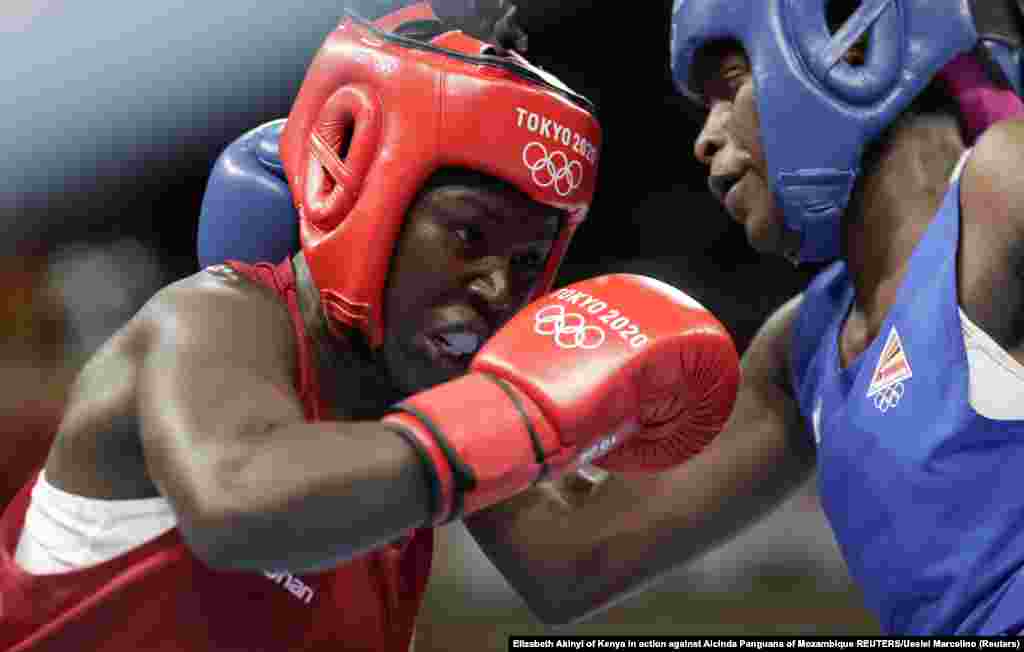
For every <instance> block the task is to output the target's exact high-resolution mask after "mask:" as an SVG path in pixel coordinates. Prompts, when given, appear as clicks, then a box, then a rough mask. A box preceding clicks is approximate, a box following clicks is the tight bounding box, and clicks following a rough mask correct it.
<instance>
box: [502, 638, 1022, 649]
mask: <svg viewBox="0 0 1024 652" xmlns="http://www.w3.org/2000/svg"><path fill="white" fill-rule="evenodd" d="M1021 640H1022V639H1017V638H1006V637H988V638H984V637H975V636H971V637H959V636H936V637H907V638H887V637H860V638H858V637H853V636H849V637H833V638H825V637H798V636H766V637H706V636H512V637H509V641H508V649H509V650H545V649H555V650H641V649H645V650H652V649H659V650H683V649H688V648H736V649H744V650H771V649H784V650H786V649H788V650H792V649H811V648H817V649H833V650H834V649H844V650H845V649H876V648H925V649H957V648H958V649H970V650H991V649H997V648H1002V649H1012V650H1020V649H1021Z"/></svg>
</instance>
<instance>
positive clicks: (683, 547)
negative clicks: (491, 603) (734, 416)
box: [467, 407, 812, 624]
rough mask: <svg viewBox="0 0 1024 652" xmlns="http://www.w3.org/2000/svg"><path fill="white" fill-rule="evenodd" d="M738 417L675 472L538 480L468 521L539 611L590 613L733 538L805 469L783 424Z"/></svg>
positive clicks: (551, 619) (561, 618) (550, 618)
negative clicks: (585, 481) (571, 483)
mask: <svg viewBox="0 0 1024 652" xmlns="http://www.w3.org/2000/svg"><path fill="white" fill-rule="evenodd" d="M740 409H741V411H742V409H743V408H742V407H741V408H740ZM739 421H740V422H742V423H743V424H745V427H743V428H739V429H733V428H727V430H726V431H725V432H723V433H722V435H721V436H720V437H719V439H717V440H716V441H715V442H714V443H712V444H711V446H709V447H708V448H707V449H706V450H705V451H704V452H703V453H702V454H701V455H698V456H697V457H695V458H693V459H691V460H690V461H689V462H687V463H686V464H685V465H683V466H682V467H679V468H677V469H674V470H672V471H669V472H666V473H661V474H657V475H646V474H644V475H641V474H630V475H629V476H625V475H623V474H615V475H612V476H610V477H609V478H608V479H607V480H606V481H605V482H603V483H601V484H599V485H598V486H596V487H595V488H593V489H592V490H590V491H587V490H585V489H582V490H581V489H580V488H579V486H577V487H575V488H573V487H566V486H565V485H564V484H562V485H561V486H554V485H549V486H546V487H543V488H540V487H538V488H537V489H534V490H533V491H531V492H529V494H523V495H521V496H518V497H516V498H514V499H512V500H510V501H507V502H505V503H503V504H501V505H498V506H496V507H495V508H492V509H490V510H488V511H486V512H483V513H481V514H479V515H477V516H474V517H472V519H469V520H468V521H467V524H468V525H469V527H470V530H471V532H472V533H473V535H474V537H475V538H476V540H477V541H478V543H479V544H480V546H481V548H482V549H483V550H484V552H485V553H486V554H487V555H488V557H489V558H490V559H491V560H492V561H493V562H494V564H495V565H496V566H497V567H498V569H499V570H500V571H501V572H502V573H503V574H504V575H505V577H506V578H507V579H508V581H509V582H510V584H512V585H513V586H514V587H515V588H516V590H517V591H519V593H520V594H521V595H522V596H523V598H524V600H525V601H526V602H527V604H528V605H529V606H530V607H531V609H532V610H533V611H534V613H535V614H536V615H537V616H538V617H539V618H540V619H542V620H544V621H545V622H548V623H552V624H556V623H565V622H570V621H573V620H578V619H580V618H583V617H586V616H589V615H591V614H593V613H595V612H596V611H598V610H600V609H603V608H606V607H608V606H609V605H611V604H614V603H615V602H617V601H619V600H621V599H623V598H625V597H627V596H628V595H630V594H632V593H635V592H636V591H638V590H640V589H642V588H643V587H644V586H645V585H647V584H649V583H650V582H651V581H653V580H655V579H656V578H657V577H659V576H661V575H663V574H664V573H665V572H666V571H668V570H671V569H672V568H675V567H678V566H679V565H681V564H685V563H687V562H689V561H691V560H693V559H694V558H696V557H697V556H699V555H700V554H702V553H703V552H705V551H706V550H708V549H710V548H712V547H714V546H715V545H717V544H719V543H722V542H724V541H726V540H728V539H729V538H730V537H731V536H733V535H735V534H736V533H737V532H738V531H740V530H741V529H742V528H743V527H745V526H746V525H748V524H750V523H751V522H752V521H754V520H755V519H756V518H758V517H759V516H761V515H763V514H764V513H766V512H767V511H768V510H770V509H771V508H772V507H773V506H775V505H777V504H779V503H780V502H781V500H782V499H783V498H784V497H785V496H786V495H788V494H789V493H790V492H791V491H792V490H793V489H794V488H795V487H797V486H799V484H800V483H801V482H802V481H803V480H804V479H805V478H806V477H807V473H808V472H809V470H810V468H811V463H812V458H810V457H808V456H807V455H803V454H798V452H797V451H794V450H793V449H792V448H790V447H788V446H787V445H786V444H785V443H784V442H782V441H780V438H782V437H783V431H782V430H781V429H780V428H779V424H777V423H775V424H770V425H769V424H766V425H765V427H766V428H767V430H765V431H762V432H758V431H757V428H756V426H755V425H754V422H751V421H748V420H746V419H742V418H741V419H739Z"/></svg>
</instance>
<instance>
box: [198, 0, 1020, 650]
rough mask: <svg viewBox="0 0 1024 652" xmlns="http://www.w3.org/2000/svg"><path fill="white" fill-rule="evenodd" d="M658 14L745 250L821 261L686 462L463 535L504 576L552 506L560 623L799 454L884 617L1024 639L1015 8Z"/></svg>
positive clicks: (617, 592) (890, 622) (753, 496)
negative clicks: (665, 21)
mask: <svg viewBox="0 0 1024 652" xmlns="http://www.w3.org/2000/svg"><path fill="white" fill-rule="evenodd" d="M672 22H673V24H672V67H673V74H674V77H675V80H676V83H677V85H678V86H679V88H680V90H681V91H682V92H684V93H685V94H686V95H688V96H689V97H691V98H693V99H694V100H695V101H697V102H698V103H699V105H700V106H701V107H703V108H704V109H705V110H706V111H707V118H706V121H705V123H704V125H703V128H702V130H701V132H700V135H699V137H698V139H697V141H696V143H695V154H696V156H697V158H698V159H700V160H701V161H702V162H703V163H705V164H706V165H708V167H709V173H710V176H709V185H710V187H711V190H712V192H713V193H714V194H715V195H716V196H717V197H718V198H719V199H720V200H721V201H722V203H723V204H724V206H725V208H726V210H727V212H728V213H729V214H730V215H731V216H732V217H733V218H734V219H735V220H736V221H737V222H739V223H740V224H742V225H743V227H744V229H745V231H746V233H747V236H748V239H749V241H750V243H751V244H752V245H753V246H754V247H755V248H756V249H758V250H760V251H763V252H766V253H776V254H780V255H784V256H786V257H787V258H789V259H791V260H794V261H797V262H805V261H806V262H826V261H834V263H833V264H832V265H830V266H828V267H827V268H825V269H824V271H822V273H821V274H820V275H819V276H817V278H816V279H815V280H814V281H813V282H812V283H811V285H810V286H809V287H808V288H807V289H806V291H804V292H803V293H801V294H800V295H799V296H797V297H794V298H793V299H792V300H791V301H789V302H787V303H786V304H785V305H783V306H782V307H781V308H779V310H778V311H777V312H776V313H775V314H774V315H773V316H772V317H770V318H769V320H768V321H767V322H766V323H765V325H764V326H763V327H762V328H761V330H760V331H759V333H758V334H757V336H756V337H755V338H754V340H753V342H752V343H751V345H750V347H749V348H748V350H747V351H746V353H745V355H744V358H743V382H742V384H741V388H740V392H739V397H738V399H737V403H736V407H735V409H734V410H733V413H732V416H731V417H730V420H729V422H728V424H727V426H726V428H725V430H724V431H723V432H722V433H721V434H720V435H719V436H718V437H717V438H716V439H715V441H714V442H713V443H712V444H711V445H710V446H709V447H708V448H707V449H706V451H705V453H704V454H702V455H700V456H697V457H696V458H694V459H692V460H691V461H689V462H688V463H687V464H686V465H684V466H683V467H680V468H679V469H674V470H672V471H668V472H666V473H661V474H657V475H655V476H643V477H639V476H629V475H627V474H613V475H612V476H610V477H609V478H608V479H606V480H605V481H604V482H603V483H602V484H600V485H599V486H596V487H595V486H587V487H586V488H585V490H584V489H581V492H582V493H581V494H580V495H579V499H578V500H576V501H572V502H569V503H566V502H565V501H562V502H560V503H558V507H557V508H555V507H553V506H552V504H553V503H551V502H550V501H548V502H545V501H543V500H540V499H539V498H538V494H537V493H534V494H531V495H529V496H527V495H523V496H520V497H517V498H515V499H512V500H510V501H508V502H507V503H505V504H503V505H500V506H498V507H496V508H493V509H491V510H489V511H487V512H484V513H480V514H477V515H474V516H473V517H471V519H467V522H468V523H470V524H471V526H472V528H473V530H472V531H473V533H474V536H475V537H476V539H477V540H478V541H479V542H480V543H481V545H482V547H483V549H484V551H485V552H488V553H489V554H491V556H492V559H493V560H494V561H495V563H496V564H497V565H498V566H499V568H515V567H517V566H520V565H524V564H526V562H527V561H529V560H532V559H535V557H534V556H533V555H532V554H531V553H530V552H528V551H525V550H522V551H519V552H518V553H512V552H510V551H509V550H508V549H507V548H506V549H503V550H500V551H499V550H498V549H497V548H496V547H495V546H493V545H491V544H492V543H493V542H494V541H497V540H499V539H500V537H501V535H502V534H503V533H508V532H514V531H516V529H517V528H522V527H526V525H527V524H536V522H538V521H542V522H547V523H548V524H549V526H548V527H546V528H536V529H535V530H534V532H535V534H534V535H533V537H534V538H533V540H532V542H533V544H534V545H535V546H536V549H544V550H547V551H549V553H550V556H549V557H548V558H547V559H548V561H546V562H545V566H546V567H547V568H548V569H549V570H550V572H551V573H552V574H554V575H558V576H560V577H562V578H564V581H562V582H561V583H560V582H554V581H551V582H548V583H546V584H545V585H543V586H542V585H541V584H540V583H539V582H538V583H537V587H536V590H530V588H529V586H527V587H526V588H525V589H524V588H523V587H522V586H521V587H520V590H523V591H524V598H525V599H526V600H527V602H528V604H530V606H531V607H532V608H533V609H534V610H535V611H536V612H537V613H538V615H540V616H541V617H542V618H544V619H546V620H548V621H552V622H564V621H568V620H573V619H578V618H581V617H583V616H585V615H586V614H587V613H588V610H589V609H590V608H591V607H589V606H588V605H591V604H594V600H593V598H594V596H596V595H602V596H622V595H628V594H629V593H631V592H633V591H636V590H639V589H641V588H642V587H643V586H645V585H646V584H647V583H648V582H649V580H651V579H653V578H655V577H657V576H659V575H661V574H662V573H664V572H665V571H667V570H668V569H671V568H673V567H675V566H677V565H679V564H680V563H683V562H685V561H686V560H688V559H691V558H693V557H694V556H696V555H698V554H700V553H701V552H702V551H704V550H707V549H708V548H709V547H712V546H714V545H716V544H717V543H720V542H722V541H724V540H726V539H728V538H729V537H730V536H732V535H733V534H735V533H736V532H737V531H739V530H740V529H741V528H742V527H743V526H744V525H746V524H749V523H750V522H752V521H754V520H756V519H757V518H759V517H761V516H762V515H764V514H766V513H767V512H768V511H770V510H771V508H773V507H774V506H775V505H777V504H778V503H779V502H780V501H781V500H782V499H783V498H784V497H785V496H786V495H788V493H789V492H790V491H791V490H792V489H793V488H795V487H797V486H799V484H800V483H801V482H802V481H803V480H804V479H805V478H807V477H808V474H809V473H810V472H811V470H812V469H814V468H815V466H817V468H818V477H819V482H820V491H821V495H822V499H823V503H824V507H825V510H826V513H827V515H828V517H829V519H830V521H831V523H832V526H833V527H834V530H835V533H836V538H837V540H838V542H839V544H840V546H841V548H842V550H843V552H844V554H845V556H846V559H847V562H848V565H849V568H850V571H851V574H852V575H853V577H854V578H855V579H856V580H857V581H858V582H859V583H860V585H861V586H862V588H863V591H864V594H865V598H866V601H867V603H868V606H869V607H870V608H871V609H872V610H873V611H874V612H875V613H876V615H877V616H878V618H879V621H880V623H881V624H882V626H883V628H884V629H885V631H887V632H891V633H910V634H926V633H945V634H952V633H962V634H979V633H1017V632H1020V631H1021V630H1022V628H1024V608H1022V603H1024V595H1022V592H1024V583H1022V582H1021V581H1020V579H1019V578H1020V574H1021V571H1020V570H1019V569H1020V568H1021V565H1022V564H1024V500H1022V499H1021V495H1022V494H1024V480H1022V478H1024V474H1022V473H1021V472H1020V469H1021V468H1024V444H1022V443H1021V442H1022V441H1024V274H1022V273H1021V270H1022V269H1024V184H1021V183H1020V178H1019V171H1020V170H1021V169H1022V168H1024V122H1021V121H1020V120H1018V119H1016V118H1018V117H1019V116H1021V115H1022V113H1024V110H1022V105H1021V102H1020V100H1019V99H1018V96H1019V95H1020V93H1021V78H1022V76H1021V62H1020V56H1021V42H1022V39H1021V30H1020V26H1021V25H1022V24H1024V21H1022V14H1021V6H1020V3H1017V2H1014V1H1011V0H999V1H992V2H981V1H971V2H964V1H961V0H864V1H863V2H857V1H854V0H849V1H846V0H832V1H826V0H788V1H785V2H784V1H783V0H763V1H761V2H756V3H748V4H746V5H745V6H744V9H743V10H742V11H736V4H735V3H734V2H732V1H731V0H678V1H677V2H676V5H675V8H674V13H673V19H672ZM272 130H273V127H268V128H266V130H265V131H264V132H262V133H263V137H265V138H266V142H267V143H272V142H273V133H272ZM232 147H234V146H232ZM235 151H236V150H233V149H232V148H229V149H228V152H227V153H226V154H225V157H230V156H233V155H235V154H234V152H235ZM271 168H272V166H269V167H268V166H267V165H265V164H262V163H260V164H259V165H258V166H252V167H250V168H249V169H250V170H252V171H253V174H254V175H256V176H258V177H259V178H264V177H265V176H266V175H267V174H268V172H267V171H268V170H270V174H272V169H271ZM212 184H213V182H211V188H214V187H215V186H214V185H212ZM252 185H253V184H238V185H232V186H231V189H232V191H233V192H237V193H240V196H245V197H253V196H255V195H254V194H251V193H250V190H251V186H252ZM257 194H258V193H257ZM213 201H214V199H213V198H211V197H208V198H207V203H206V204H205V207H210V206H213V205H214V204H212V203H211V202H213ZM218 201H219V200H218ZM242 214H244V213H242ZM238 215H239V214H230V215H225V214H223V213H219V212H215V211H211V210H204V215H203V225H202V227H201V228H204V229H208V230H215V229H218V228H220V229H225V230H227V231H228V232H235V233H237V232H238V228H237V220H238V219H239V217H238ZM276 220H278V222H277V223H284V224H294V223H295V217H294V215H293V212H289V211H283V212H281V213H279V214H278V215H277V218H276ZM210 241H211V239H207V242H210ZM276 244H277V243H270V242H266V243H265V244H263V245H262V246H263V247H266V248H269V247H272V246H276ZM259 248H260V247H259V246H256V247H255V249H256V250H258V249H259ZM200 253H201V256H202V257H203V260H204V262H205V263H212V262H217V261H219V260H220V259H222V258H224V257H230V256H235V255H236V254H235V252H234V251H226V252H225V251H214V250H212V248H210V249H207V250H205V251H203V250H201V252H200ZM562 495H565V494H562ZM526 501H534V502H533V504H525V503H526ZM627 506H628V508H627ZM538 537H539V539H538ZM552 560H554V561H552ZM550 577H551V576H549V579H550ZM561 585H564V586H565V587H566V588H565V589H564V590H560V589H559V588H558V587H559V586H561ZM680 619H685V614H680Z"/></svg>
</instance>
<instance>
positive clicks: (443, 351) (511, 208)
mask: <svg viewBox="0 0 1024 652" xmlns="http://www.w3.org/2000/svg"><path fill="white" fill-rule="evenodd" d="M559 217H560V215H559V213H558V211H556V210H554V209H552V208H551V207H549V206H544V205H542V204H538V203H536V202H533V201H531V200H530V199H528V198H527V197H525V196H524V195H522V194H520V193H519V192H517V191H515V190H514V189H511V188H509V187H507V186H503V185H499V184H490V183H488V184H486V185H484V184H468V183H467V184H459V185H443V186H439V187H436V188H434V189H432V190H430V191H428V192H426V193H423V194H421V196H420V197H419V198H418V199H417V201H416V202H415V203H414V204H413V207H412V209H411V210H410V212H409V214H408V217H407V221H406V224H405V226H404V228H403V231H402V236H401V238H400V239H399V241H398V244H397V246H396V254H395V257H394V259H393V262H392V265H391V270H390V272H389V274H388V283H387V289H386V291H385V303H384V319H385V325H386V327H385V338H384V344H383V346H382V347H381V354H382V356H383V360H384V362H385V364H386V366H387V368H388V371H389V372H390V374H391V376H392V378H393V379H394V380H395V382H396V383H397V384H398V386H399V387H400V388H401V389H403V390H405V391H407V392H416V391H419V390H421V389H425V388H426V387H429V386H432V385H435V384H438V383H441V382H445V381H447V380H451V379H452V378H455V377H456V376H458V375H461V374H462V373H464V372H465V371H466V367H467V365H468V364H469V361H470V359H471V358H472V357H473V355H474V354H475V353H476V351H477V350H478V349H479V348H480V346H481V345H482V344H483V342H484V341H485V340H486V339H487V338H489V337H490V336H491V334H493V333H494V331H495V330H497V328H499V327H500V326H501V325H502V324H504V323H505V322H506V321H507V320H508V319H509V318H510V317H511V316H512V315H513V314H515V313H516V312H517V311H518V310H519V309H521V308H522V307H523V306H524V305H525V304H526V301H527V298H528V296H529V294H530V292H531V290H532V288H533V286H534V285H535V284H536V283H537V282H538V280H539V278H540V276H541V274H542V272H543V270H544V266H545V263H546V262H547V259H548V254H549V252H550V251H551V247H552V245H553V243H554V241H555V238H556V236H557V233H558V226H559Z"/></svg>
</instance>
